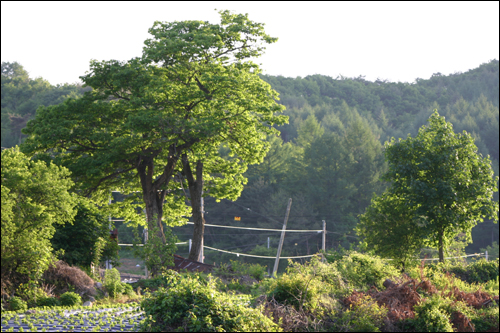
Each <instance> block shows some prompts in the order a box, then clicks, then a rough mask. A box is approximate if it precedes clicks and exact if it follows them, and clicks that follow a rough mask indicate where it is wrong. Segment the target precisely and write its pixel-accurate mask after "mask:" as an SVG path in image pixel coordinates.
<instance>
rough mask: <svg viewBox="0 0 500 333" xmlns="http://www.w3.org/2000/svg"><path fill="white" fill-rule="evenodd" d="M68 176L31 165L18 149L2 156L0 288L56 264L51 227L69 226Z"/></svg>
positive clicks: (64, 171) (61, 169)
mask: <svg viewBox="0 0 500 333" xmlns="http://www.w3.org/2000/svg"><path fill="white" fill-rule="evenodd" d="M69 175H70V173H69V171H68V170H67V169H66V168H64V167H59V166H56V165H55V164H49V165H47V164H45V163H44V162H42V161H38V162H34V161H30V159H29V158H28V157H27V156H25V155H24V154H23V153H21V152H20V151H19V149H18V148H17V147H16V148H11V149H5V150H3V151H2V288H4V283H9V282H10V283H12V284H16V283H19V282H20V281H26V280H27V279H33V280H36V279H37V278H39V277H40V276H41V274H42V273H43V272H44V271H45V269H47V267H48V266H49V265H50V264H51V263H52V262H54V261H55V259H54V256H53V254H52V246H51V243H50V239H51V237H52V235H53V234H54V232H55V227H54V225H55V224H64V223H67V222H70V223H72V221H73V217H74V216H75V213H76V210H75V209H74V206H75V205H76V201H77V199H76V196H75V195H74V194H70V193H69V192H68V190H69V189H70V187H71V185H72V184H73V182H72V181H71V179H70V178H69ZM6 287H8V286H6Z"/></svg>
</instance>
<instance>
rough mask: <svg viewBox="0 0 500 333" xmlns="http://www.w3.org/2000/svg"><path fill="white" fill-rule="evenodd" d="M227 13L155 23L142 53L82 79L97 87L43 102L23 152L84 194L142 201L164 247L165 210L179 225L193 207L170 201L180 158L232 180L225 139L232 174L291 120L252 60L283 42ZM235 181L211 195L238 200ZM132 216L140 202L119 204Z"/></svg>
mask: <svg viewBox="0 0 500 333" xmlns="http://www.w3.org/2000/svg"><path fill="white" fill-rule="evenodd" d="M219 13H220V15H221V24H210V23H209V22H202V21H182V22H171V23H161V22H155V24H154V25H153V27H152V28H151V29H150V30H149V32H150V33H151V34H152V35H153V38H151V39H148V40H146V41H145V45H146V46H145V47H144V50H143V56H142V58H134V59H132V60H129V61H127V62H123V63H122V62H118V61H115V60H111V61H103V62H97V61H91V66H90V67H91V69H90V73H89V74H87V75H85V76H82V77H81V79H82V80H83V81H84V82H85V83H86V84H87V85H88V86H90V87H92V89H93V90H92V91H91V92H87V93H86V94H85V95H84V96H83V97H82V98H80V99H68V100H66V101H65V102H64V103H62V104H59V105H55V106H49V107H40V108H39V109H38V110H37V115H36V118H35V119H34V120H32V121H30V122H29V123H28V125H27V127H26V129H25V130H24V133H25V134H27V135H29V138H28V139H27V140H26V142H25V143H24V144H23V146H22V150H23V151H24V152H26V153H27V154H30V155H34V154H36V155H37V158H43V159H52V158H53V159H54V161H55V162H56V163H58V164H60V165H64V166H66V167H67V168H68V169H69V170H71V172H72V175H73V177H74V179H75V181H76V182H77V183H78V186H77V188H78V190H79V191H80V193H82V194H84V195H86V196H89V197H92V198H93V199H94V200H96V201H97V202H101V203H102V202H105V201H107V199H108V197H109V191H110V190H119V191H121V192H122V193H124V194H130V196H129V198H128V202H129V203H130V202H132V201H133V200H137V199H138V198H140V199H142V200H141V201H142V202H144V205H145V209H146V213H147V221H148V228H149V229H150V230H157V233H156V235H150V237H158V238H160V239H162V241H163V243H164V244H165V243H166V241H167V240H166V239H165V235H164V232H163V225H162V223H161V220H162V217H163V215H164V207H165V208H166V211H167V212H168V214H167V216H168V217H169V219H168V220H169V222H170V223H171V224H176V223H178V222H177V221H178V220H179V219H180V217H181V215H183V214H184V213H185V210H183V209H182V207H179V205H177V204H175V200H174V201H172V200H170V201H169V200H167V204H166V205H164V204H163V203H164V202H165V200H166V198H167V197H170V199H172V198H173V197H175V196H176V195H177V196H180V195H181V194H182V192H181V191H180V188H179V185H175V184H173V182H171V181H172V179H174V176H175V175H176V174H178V173H179V172H180V171H181V169H182V170H183V172H184V173H186V172H188V168H187V164H186V163H178V162H179V161H180V159H181V158H182V159H184V160H189V159H194V161H195V163H196V164H195V165H200V164H202V163H205V165H209V164H211V163H212V164H219V167H218V168H216V169H217V172H219V176H220V177H219V178H224V176H225V172H224V168H221V167H220V163H221V162H222V161H221V160H220V159H219V158H218V157H217V154H216V152H217V148H218V147H219V146H220V145H222V144H224V145H226V146H227V147H228V148H229V149H230V154H231V155H234V159H233V160H230V161H228V162H224V163H222V164H225V165H226V168H228V169H227V172H226V174H227V175H232V174H234V172H232V171H231V169H235V168H236V169H238V167H237V164H242V165H247V164H248V163H256V162H259V161H261V160H262V158H263V156H264V154H265V152H266V151H267V149H268V145H267V143H266V142H265V138H266V133H273V132H275V131H276V130H274V129H273V128H272V125H273V124H275V123H276V124H279V125H281V124H283V123H284V122H285V121H286V117H284V116H279V115H277V113H279V112H281V111H282V109H283V107H282V106H280V105H279V104H277V103H276V101H275V99H277V94H276V92H274V91H273V90H272V89H271V87H270V86H269V84H267V83H265V82H264V81H262V80H261V79H260V78H259V76H258V74H259V68H258V66H257V65H256V64H254V63H253V62H251V61H246V60H247V58H249V57H255V56H258V55H260V54H261V53H262V50H263V46H262V45H261V44H262V43H272V42H275V41H276V38H271V37H269V36H268V35H266V34H265V33H264V30H263V24H260V23H254V22H252V21H250V20H249V19H248V17H247V15H240V14H238V15H236V14H230V13H229V11H220V12H219ZM240 169H241V168H240ZM208 171H211V170H208ZM242 171H244V169H242ZM200 172H201V171H200ZM230 178H232V181H231V182H230V184H228V185H229V186H226V187H225V188H224V187H221V186H219V187H218V188H217V186H214V187H212V190H211V192H210V194H212V195H214V196H216V197H231V198H235V197H234V195H235V194H239V193H240V192H241V187H242V184H241V182H242V178H241V177H231V176H230ZM201 187H202V182H201ZM217 189H219V190H217ZM139 193H140V194H139ZM191 197H193V196H192V195H191ZM191 199H193V198H191ZM191 206H192V207H195V206H197V205H195V204H193V203H192V205H191ZM127 208H128V211H124V210H125V209H127ZM193 209H194V208H193ZM124 215H125V218H126V219H130V220H135V221H137V222H139V221H140V218H139V217H138V216H137V215H136V214H135V210H134V209H133V207H132V205H128V206H126V205H125V204H121V205H120V216H124ZM134 215H135V216H134ZM200 223H201V221H200ZM199 236H201V235H199ZM197 238H199V237H197Z"/></svg>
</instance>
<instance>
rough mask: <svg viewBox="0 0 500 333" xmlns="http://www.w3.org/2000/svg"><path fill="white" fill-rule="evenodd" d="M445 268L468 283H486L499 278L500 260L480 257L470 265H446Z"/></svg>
mask: <svg viewBox="0 0 500 333" xmlns="http://www.w3.org/2000/svg"><path fill="white" fill-rule="evenodd" d="M444 269H445V270H447V271H449V272H451V273H453V274H455V275H456V276H457V277H458V278H460V279H461V280H462V281H465V282H467V283H485V282H488V281H492V280H493V281H494V280H496V279H497V278H498V260H492V261H486V260H485V259H480V260H477V261H475V262H472V263H470V264H469V265H460V264H459V265H445V268H444Z"/></svg>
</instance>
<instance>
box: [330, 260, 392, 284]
mask: <svg viewBox="0 0 500 333" xmlns="http://www.w3.org/2000/svg"><path fill="white" fill-rule="evenodd" d="M327 259H328V256H327ZM334 264H335V267H336V268H337V270H338V272H339V273H340V274H341V276H342V277H343V278H344V281H345V282H346V283H348V284H349V285H350V287H351V288H355V289H369V288H370V287H371V286H373V285H374V286H376V287H377V288H379V289H382V288H383V285H382V284H383V282H384V280H385V279H390V278H393V277H396V276H399V272H398V271H397V269H396V268H395V267H394V266H392V265H390V264H388V263H386V262H384V261H383V260H382V259H380V258H379V257H377V256H370V255H367V254H362V253H358V252H351V253H349V254H348V255H346V256H343V257H342V258H340V259H338V260H335V261H334Z"/></svg>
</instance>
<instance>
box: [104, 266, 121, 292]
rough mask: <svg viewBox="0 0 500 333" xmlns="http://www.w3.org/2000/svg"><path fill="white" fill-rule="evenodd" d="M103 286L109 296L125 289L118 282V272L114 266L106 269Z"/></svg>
mask: <svg viewBox="0 0 500 333" xmlns="http://www.w3.org/2000/svg"><path fill="white" fill-rule="evenodd" d="M104 288H106V290H107V291H108V293H109V296H111V297H113V298H115V297H116V296H118V295H120V294H122V293H123V292H124V291H125V287H124V286H123V285H122V283H121V282H120V272H119V271H118V270H117V269H116V268H112V269H108V270H106V273H105V275H104Z"/></svg>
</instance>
